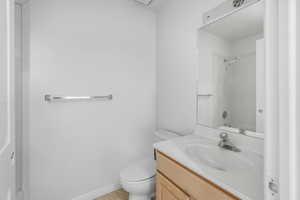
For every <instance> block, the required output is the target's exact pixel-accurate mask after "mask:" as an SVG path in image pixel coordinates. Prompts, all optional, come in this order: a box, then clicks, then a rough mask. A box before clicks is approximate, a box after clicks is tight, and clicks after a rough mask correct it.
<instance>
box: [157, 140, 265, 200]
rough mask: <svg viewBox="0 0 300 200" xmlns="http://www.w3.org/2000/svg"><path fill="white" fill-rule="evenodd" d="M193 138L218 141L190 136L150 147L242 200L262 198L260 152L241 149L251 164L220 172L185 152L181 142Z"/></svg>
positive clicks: (188, 141)
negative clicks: (245, 167)
mask: <svg viewBox="0 0 300 200" xmlns="http://www.w3.org/2000/svg"><path fill="white" fill-rule="evenodd" d="M197 141H199V142H202V143H203V142H205V143H207V144H212V145H217V144H218V141H217V140H212V139H208V138H204V137H200V136H197V135H190V136H184V137H179V138H175V139H171V140H168V141H164V142H159V143H156V144H154V148H155V149H157V150H159V151H160V152H162V153H164V154H166V155H167V156H169V157H170V158H172V159H174V160H176V161H177V162H179V163H181V164H182V165H184V166H185V167H187V168H189V169H190V170H192V171H194V172H195V173H197V174H199V175H200V176H202V177H204V178H206V179H208V180H210V181H211V182H213V183H214V184H216V185H218V186H219V187H221V188H223V189H224V190H226V191H228V192H230V193H232V194H233V195H235V196H236V197H238V198H240V199H242V200H263V199H264V184H263V179H264V178H263V177H264V175H263V156H262V155H259V154H256V153H253V152H249V151H243V149H242V152H241V153H240V154H241V155H242V156H243V155H245V156H246V157H247V158H250V159H251V161H252V162H253V163H254V164H253V165H251V166H249V168H247V169H246V170H245V169H242V170H232V171H231V170H226V171H220V170H217V169H214V168H211V167H208V166H206V165H204V164H201V163H199V162H196V161H195V160H193V159H192V158H191V157H190V156H189V155H188V154H187V153H186V152H185V150H184V144H186V143H191V142H193V143H195V142H197ZM237 165H238V163H237Z"/></svg>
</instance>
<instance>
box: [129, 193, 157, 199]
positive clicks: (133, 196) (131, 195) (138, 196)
mask: <svg viewBox="0 0 300 200" xmlns="http://www.w3.org/2000/svg"><path fill="white" fill-rule="evenodd" d="M151 199H152V195H136V194H130V193H129V200H151Z"/></svg>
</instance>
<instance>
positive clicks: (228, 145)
mask: <svg viewBox="0 0 300 200" xmlns="http://www.w3.org/2000/svg"><path fill="white" fill-rule="evenodd" d="M220 138H221V141H220V142H219V144H218V146H219V147H220V148H222V149H226V150H229V151H234V152H241V150H240V149H239V148H237V147H236V146H235V145H234V144H232V142H230V141H229V138H228V133H225V132H222V133H220Z"/></svg>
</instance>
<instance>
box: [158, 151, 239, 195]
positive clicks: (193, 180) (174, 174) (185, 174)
mask: <svg viewBox="0 0 300 200" xmlns="http://www.w3.org/2000/svg"><path fill="white" fill-rule="evenodd" d="M156 156H157V170H158V171H159V172H160V173H162V174H163V175H164V176H166V177H167V178H168V179H169V180H171V181H172V182H173V183H175V184H176V185H177V186H178V187H180V188H181V189H182V190H183V191H185V192H186V193H187V194H189V195H190V196H191V197H192V198H193V199H196V200H239V199H238V198H236V197H234V196H233V195H231V194H230V193H228V192H226V191H224V190H223V189H221V188H219V187H218V186H216V185H214V184H213V183H211V182H209V181H208V180H206V179H204V178H203V177H201V176H199V175H197V174H195V173H194V172H192V171H191V170H189V169H187V168H185V167H184V166H182V165H181V164H179V163H177V162H176V161H173V160H172V159H170V158H168V157H167V156H166V155H164V154H162V153H160V152H157V153H156Z"/></svg>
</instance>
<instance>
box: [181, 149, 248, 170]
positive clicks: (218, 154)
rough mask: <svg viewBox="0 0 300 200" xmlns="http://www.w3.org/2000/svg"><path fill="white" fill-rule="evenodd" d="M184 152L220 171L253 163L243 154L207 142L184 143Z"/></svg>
mask: <svg viewBox="0 0 300 200" xmlns="http://www.w3.org/2000/svg"><path fill="white" fill-rule="evenodd" d="M185 152H186V153H187V155H188V156H189V157H190V158H191V159H192V160H194V161H195V162H197V163H198V164H202V165H205V166H208V167H210V168H213V169H216V170H220V171H232V170H234V171H237V170H243V169H244V170H246V169H249V167H251V165H253V163H252V162H251V161H250V160H248V159H247V158H246V157H245V155H243V154H242V153H240V152H238V153H237V152H232V151H229V150H225V149H221V148H220V147H218V146H213V145H207V144H186V147H185Z"/></svg>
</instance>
